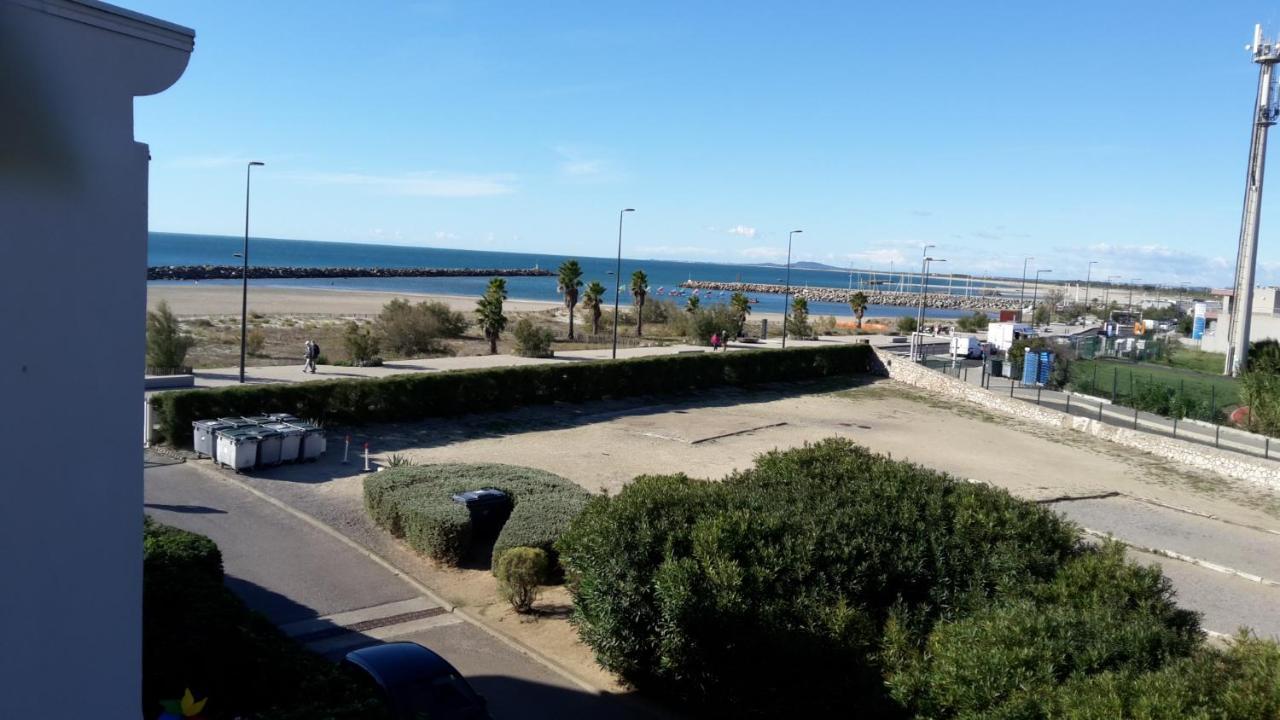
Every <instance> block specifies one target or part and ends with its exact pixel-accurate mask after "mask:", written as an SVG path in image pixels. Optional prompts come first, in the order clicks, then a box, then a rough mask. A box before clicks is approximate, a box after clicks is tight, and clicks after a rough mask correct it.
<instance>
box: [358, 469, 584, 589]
mask: <svg viewBox="0 0 1280 720" xmlns="http://www.w3.org/2000/svg"><path fill="white" fill-rule="evenodd" d="M489 487H491V488H497V489H499V490H502V491H503V492H505V493H507V494H508V495H509V496H510V497H511V499H512V503H513V505H514V507H513V508H512V511H511V516H510V517H509V518H508V519H507V522H506V524H505V525H503V526H502V530H501V531H500V532H499V533H498V537H497V540H496V541H495V542H494V546H493V556H492V560H493V562H492V566H493V567H496V566H497V559H498V558H500V557H502V554H503V553H504V552H505V551H506V550H508V549H510V548H513V547H532V548H541V549H542V550H545V551H546V552H547V555H548V558H549V559H550V561H551V566H552V567H553V568H556V567H557V564H556V561H557V555H556V551H555V542H556V540H558V539H559V537H560V535H561V534H562V533H563V532H564V530H565V528H567V527H568V526H569V523H570V522H572V521H573V519H574V518H575V517H577V515H578V513H579V512H581V510H582V508H583V507H584V506H585V505H586V503H587V499H588V497H589V495H588V494H587V491H586V490H583V489H582V488H581V487H579V486H578V485H576V484H575V483H573V482H570V481H569V480H566V479H564V478H562V477H560V476H558V475H553V474H551V473H549V472H544V471H542V470H536V469H534V468H526V467H518V466H515V465H499V464H492V463H486V464H440V465H409V466H404V467H398V468H389V469H387V470H383V471H382V472H378V473H374V474H372V475H369V476H367V477H366V478H365V480H364V501H365V508H366V509H367V510H368V511H369V516H370V517H371V518H373V520H374V522H376V523H377V524H378V525H381V526H382V527H384V528H386V530H387V531H388V532H390V533H391V534H392V535H395V536H396V537H400V538H403V539H404V541H405V542H406V543H408V544H409V546H410V547H412V548H413V549H414V550H417V551H418V552H421V553H423V554H425V555H428V556H430V557H431V558H433V559H435V560H437V561H439V562H443V563H447V564H450V565H457V564H459V563H461V561H462V560H463V559H464V558H465V557H466V556H467V554H468V552H469V551H470V549H471V540H472V532H471V518H470V514H469V513H468V512H467V509H466V508H465V507H464V506H462V505H461V504H459V503H456V502H454V501H453V500H452V496H453V494H454V493H459V492H465V491H467V490H478V489H480V488H489Z"/></svg>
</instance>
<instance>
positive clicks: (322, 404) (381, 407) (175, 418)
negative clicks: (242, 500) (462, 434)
mask: <svg viewBox="0 0 1280 720" xmlns="http://www.w3.org/2000/svg"><path fill="white" fill-rule="evenodd" d="M873 362H874V354H873V353H872V352H871V348H870V346H868V345H833V346H831V347H820V348H793V349H791V350H787V351H785V352H784V351H778V350H751V351H740V352H731V353H714V354H713V353H696V354H695V353H688V354H679V355H661V356H653V357H644V358H634V359H628V360H614V361H601V362H563V363H550V364H540V365H521V366H514V367H501V368H486V369H481V370H460V371H455V372H444V373H420V374H406V375H396V376H392V377H388V378H379V379H354V380H330V381H319V382H307V383H288V384H285V383H281V384H273V385H237V386H234V387H226V388H216V389H200V390H177V391H173V392H167V393H160V394H158V395H156V396H155V397H154V398H153V400H152V402H153V403H154V405H155V408H156V411H157V419H158V422H159V423H160V426H161V434H162V435H163V436H164V438H165V441H166V442H168V443H170V444H172V445H178V446H187V445H190V443H191V423H192V422H194V421H196V420H201V419H206V418H216V417H228V416H239V415H257V414H261V413H264V412H288V413H293V414H294V415H297V416H298V417H304V418H313V419H318V420H320V421H322V422H326V423H340V424H350V425H362V424H365V423H374V422H403V421H413V420H420V419H423V418H427V417H436V416H448V415H459V414H463V413H470V412H484V411H491V410H503V409H507V408H512V407H519V406H523V405H530V404H537V403H549V402H556V401H567V402H582V401H586V400H597V399H600V398H604V397H627V396H636V395H657V394H672V393H681V392H687V391H689V390H695V389H701V388H710V387H716V386H720V385H750V384H754V383H765V382H778V381H787V380H806V379H811V378H820V377H828V376H832V375H848V374H854V373H864V372H868V371H869V370H870V369H871V367H872V363H873Z"/></svg>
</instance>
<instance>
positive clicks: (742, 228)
mask: <svg viewBox="0 0 1280 720" xmlns="http://www.w3.org/2000/svg"><path fill="white" fill-rule="evenodd" d="M725 232H727V233H729V234H730V235H741V236H742V237H744V238H753V237H755V236H756V229H755V228H753V227H747V226H746V225H734V226H733V227H731V228H729V229H728V230H725Z"/></svg>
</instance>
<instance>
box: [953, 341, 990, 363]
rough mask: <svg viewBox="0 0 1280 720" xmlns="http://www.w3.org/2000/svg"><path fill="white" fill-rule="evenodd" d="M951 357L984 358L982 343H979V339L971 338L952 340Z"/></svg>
mask: <svg viewBox="0 0 1280 720" xmlns="http://www.w3.org/2000/svg"><path fill="white" fill-rule="evenodd" d="M950 354H951V357H953V358H956V357H963V358H971V359H978V358H981V357H982V343H980V342H978V338H976V337H971V336H957V337H953V338H951V350H950Z"/></svg>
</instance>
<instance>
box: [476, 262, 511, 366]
mask: <svg viewBox="0 0 1280 720" xmlns="http://www.w3.org/2000/svg"><path fill="white" fill-rule="evenodd" d="M506 299H507V281H506V280H504V279H503V278H493V279H492V280H490V281H489V287H488V288H487V289H486V290H485V293H484V295H483V296H482V297H481V298H480V299H479V300H478V301H476V315H477V316H479V319H480V331H481V332H483V333H484V338H485V340H488V341H489V354H490V355H497V354H498V339H499V338H500V337H501V336H502V331H503V330H505V329H506V327H507V316H506V315H505V314H504V313H503V311H502V304H503V301H505V300H506Z"/></svg>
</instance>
